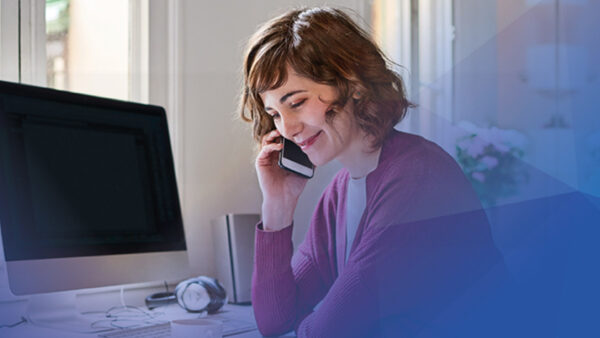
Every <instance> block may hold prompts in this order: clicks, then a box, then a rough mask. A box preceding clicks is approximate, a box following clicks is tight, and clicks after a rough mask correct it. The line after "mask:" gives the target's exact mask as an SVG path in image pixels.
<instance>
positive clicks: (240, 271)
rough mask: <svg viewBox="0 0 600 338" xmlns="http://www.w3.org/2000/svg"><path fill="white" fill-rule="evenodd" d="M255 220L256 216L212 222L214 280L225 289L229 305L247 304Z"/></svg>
mask: <svg viewBox="0 0 600 338" xmlns="http://www.w3.org/2000/svg"><path fill="white" fill-rule="evenodd" d="M259 220H260V216H259V215H257V214H227V215H224V216H221V217H219V218H217V219H215V220H213V221H212V226H213V239H214V248H215V263H216V271H217V275H216V276H215V277H216V278H217V279H218V280H219V282H221V284H222V285H223V286H224V287H225V290H226V291H227V297H228V301H229V303H233V304H249V303H250V300H251V294H250V292H251V291H250V290H251V284H252V267H253V266H252V265H253V262H254V233H255V227H256V223H258V221H259Z"/></svg>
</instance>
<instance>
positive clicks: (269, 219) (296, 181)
mask: <svg viewBox="0 0 600 338" xmlns="http://www.w3.org/2000/svg"><path fill="white" fill-rule="evenodd" d="M280 137H281V134H280V133H279V131H277V129H275V130H273V131H271V132H270V133H268V134H266V135H264V136H263V138H262V141H261V149H260V152H259V153H258V156H257V157H256V163H255V166H256V173H257V174H258V183H259V184H260V189H261V191H262V194H263V205H262V219H263V229H265V230H267V231H276V230H281V229H283V228H285V227H287V226H289V225H291V224H292V220H293V216H294V210H295V209H296V204H297V203H298V198H299V197H300V194H301V193H302V191H303V190H304V187H305V186H306V182H307V181H308V179H306V178H303V177H301V176H300V175H296V174H294V173H292V172H289V171H286V170H283V169H281V168H280V167H279V165H278V163H277V162H278V160H279V152H280V151H281V149H283V143H281V142H278V141H279V140H280Z"/></svg>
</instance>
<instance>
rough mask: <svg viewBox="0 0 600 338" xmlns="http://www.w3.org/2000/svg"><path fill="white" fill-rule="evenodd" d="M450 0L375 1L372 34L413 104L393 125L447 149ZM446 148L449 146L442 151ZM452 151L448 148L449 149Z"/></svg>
mask: <svg viewBox="0 0 600 338" xmlns="http://www.w3.org/2000/svg"><path fill="white" fill-rule="evenodd" d="M452 3H453V2H452V1H434V0H420V1H417V0H411V1H404V0H375V1H374V2H373V27H374V38H375V40H376V41H377V42H378V44H379V45H380V46H381V47H382V49H383V50H384V52H385V53H386V54H387V56H388V57H390V58H391V59H392V60H393V61H394V62H396V63H398V64H399V65H400V66H401V67H398V68H397V69H396V70H397V71H398V72H399V73H400V74H401V75H402V77H403V79H404V81H405V84H406V87H407V91H408V96H409V99H410V100H412V101H413V102H414V103H416V104H418V107H417V109H415V111H413V112H411V113H409V114H408V115H407V119H406V120H405V121H403V122H401V123H400V125H399V126H398V128H400V129H403V130H407V131H410V132H413V133H419V134H421V135H423V136H425V137H427V138H430V139H432V140H434V141H436V142H437V143H438V144H440V145H442V146H444V147H446V146H445V145H448V146H447V147H448V148H449V149H450V148H451V144H450V143H449V142H448V140H447V139H448V138H451V137H452V136H451V135H446V131H447V128H443V126H441V124H442V123H443V122H452V121H453V102H452V101H453V41H454V26H453V22H452ZM447 150H448V149H447ZM450 150H451V149H450Z"/></svg>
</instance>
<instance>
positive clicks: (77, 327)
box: [25, 292, 112, 333]
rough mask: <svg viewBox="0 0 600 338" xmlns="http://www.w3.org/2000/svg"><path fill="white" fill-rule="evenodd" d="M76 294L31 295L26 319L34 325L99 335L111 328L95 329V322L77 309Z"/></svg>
mask: <svg viewBox="0 0 600 338" xmlns="http://www.w3.org/2000/svg"><path fill="white" fill-rule="evenodd" d="M75 296H76V295H75V293H74V292H53V293H47V294H36V295H31V296H30V298H29V304H28V306H27V311H26V313H25V318H26V319H27V321H28V322H30V323H31V324H33V325H37V326H42V327H47V328H52V329H58V330H65V331H73V332H81V333H98V332H103V331H110V330H112V329H110V328H94V327H93V325H92V324H93V322H94V321H95V320H92V319H89V318H85V317H84V316H83V315H81V313H79V310H77V307H76V302H75V301H76V297H75Z"/></svg>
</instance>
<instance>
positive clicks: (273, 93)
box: [260, 66, 329, 105]
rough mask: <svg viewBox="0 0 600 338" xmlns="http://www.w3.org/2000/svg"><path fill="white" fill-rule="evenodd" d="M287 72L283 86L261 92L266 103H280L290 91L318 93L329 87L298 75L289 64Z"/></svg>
mask: <svg viewBox="0 0 600 338" xmlns="http://www.w3.org/2000/svg"><path fill="white" fill-rule="evenodd" d="M286 72H287V74H286V75H287V76H286V80H285V82H284V83H283V84H282V85H281V86H279V87H277V88H273V89H269V90H266V91H264V92H262V93H260V97H261V99H262V100H263V102H264V103H265V105H269V104H276V103H278V102H279V99H281V98H282V97H283V96H284V95H286V94H288V93H290V92H294V91H298V90H301V91H306V92H310V93H315V92H316V93H318V92H321V91H323V90H326V88H325V87H329V86H326V85H323V84H319V83H317V82H315V81H313V80H311V79H309V78H307V77H305V76H301V75H298V73H297V72H296V71H295V70H294V69H293V68H292V67H290V66H287V68H286Z"/></svg>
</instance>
